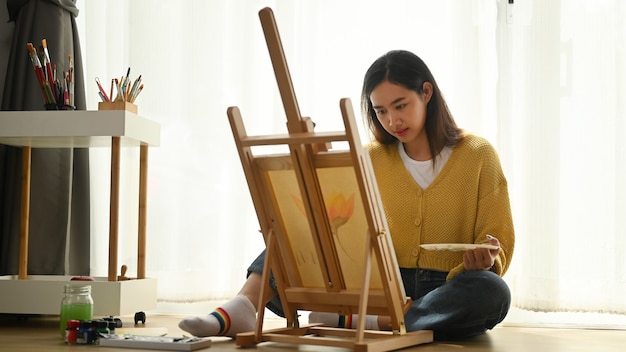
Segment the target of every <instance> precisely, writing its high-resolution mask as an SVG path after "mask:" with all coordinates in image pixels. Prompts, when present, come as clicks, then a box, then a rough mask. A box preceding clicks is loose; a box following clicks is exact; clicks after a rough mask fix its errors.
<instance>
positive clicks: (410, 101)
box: [370, 81, 432, 144]
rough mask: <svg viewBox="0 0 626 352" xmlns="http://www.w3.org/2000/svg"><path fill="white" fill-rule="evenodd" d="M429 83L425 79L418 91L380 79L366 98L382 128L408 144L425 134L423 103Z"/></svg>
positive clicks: (428, 94) (424, 108) (430, 91)
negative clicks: (421, 89)
mask: <svg viewBox="0 0 626 352" xmlns="http://www.w3.org/2000/svg"><path fill="white" fill-rule="evenodd" d="M431 96H432V85H431V84H430V82H425V83H424V86H423V92H422V94H417V93H416V92H415V91H412V90H409V89H406V88H405V87H403V86H401V85H397V84H394V83H391V82H389V81H383V82H382V83H380V84H379V85H377V86H376V87H375V88H374V90H372V93H371V94H370V101H371V102H372V106H373V107H374V111H375V112H376V117H377V118H378V121H379V122H380V124H381V125H382V126H383V128H384V129H385V130H386V131H387V132H389V134H391V135H392V136H394V137H396V138H397V139H398V140H399V141H400V142H402V143H405V144H407V143H408V144H410V143H411V142H413V141H417V140H420V139H422V138H424V139H425V138H426V131H425V130H424V124H425V122H426V106H427V105H428V101H429V100H430V97H431Z"/></svg>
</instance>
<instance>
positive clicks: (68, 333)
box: [65, 320, 80, 344]
mask: <svg viewBox="0 0 626 352" xmlns="http://www.w3.org/2000/svg"><path fill="white" fill-rule="evenodd" d="M79 326H80V321H78V320H68V321H67V328H66V329H65V343H68V344H75V343H77V338H78V328H79Z"/></svg>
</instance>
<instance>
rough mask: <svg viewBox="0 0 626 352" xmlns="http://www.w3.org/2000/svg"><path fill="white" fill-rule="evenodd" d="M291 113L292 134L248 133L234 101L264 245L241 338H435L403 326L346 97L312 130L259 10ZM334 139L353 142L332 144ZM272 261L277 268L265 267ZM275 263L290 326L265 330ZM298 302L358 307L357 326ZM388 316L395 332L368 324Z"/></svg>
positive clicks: (357, 346)
mask: <svg viewBox="0 0 626 352" xmlns="http://www.w3.org/2000/svg"><path fill="white" fill-rule="evenodd" d="M259 16H260V19H261V24H262V26H263V30H264V34H265V39H266V42H267V45H268V49H269V53H270V56H271V59H272V65H273V67H274V73H275V75H276V80H277V83H278V88H279V91H280V94H281V98H282V101H283V106H284V108H285V113H286V115H287V129H288V133H287V134H284V135H265V136H248V135H247V133H246V130H245V126H244V123H243V118H242V116H241V112H240V110H239V108H238V107H230V108H229V109H228V117H229V121H230V124H231V128H232V131H233V135H234V137H235V143H236V145H237V149H238V151H239V156H240V158H241V162H242V166H243V169H244V173H245V175H246V179H247V181H248V186H249V189H250V193H251V196H252V200H253V203H254V207H255V210H256V212H257V217H258V219H259V224H260V226H261V232H262V233H263V236H264V240H265V244H266V249H267V253H266V262H265V268H266V270H264V272H263V275H262V280H263V283H264V285H263V287H262V290H261V299H260V300H259V302H257V311H258V316H257V324H256V329H255V331H252V332H249V333H241V334H238V335H237V337H236V341H235V342H236V344H237V345H238V346H242V347H247V346H254V345H256V344H258V343H261V342H265V341H274V342H283V343H290V344H308V345H322V346H335V347H344V348H350V349H353V350H355V351H390V350H395V349H400V348H404V347H408V346H413V345H418V344H422V343H427V342H431V341H432V339H433V335H432V331H426V330H424V331H415V332H407V331H406V327H405V322H404V312H405V311H406V309H408V307H409V305H410V304H411V300H410V298H408V297H406V295H405V292H404V288H403V284H402V281H401V280H402V279H401V276H400V272H399V268H398V264H397V261H396V257H395V252H394V251H393V244H392V242H391V237H390V234H389V231H388V227H387V223H386V219H385V216H384V212H383V210H382V205H381V201H380V198H379V196H378V190H377V187H376V181H375V180H374V176H373V172H372V171H371V170H372V169H371V166H370V161H369V158H368V155H367V153H366V152H365V151H364V150H363V148H362V146H361V143H360V139H359V136H358V132H357V125H356V121H355V117H354V113H353V108H352V105H351V103H350V100H349V99H345V98H344V99H342V100H341V101H340V110H341V115H342V117H343V122H344V127H345V131H341V132H321V133H317V132H314V131H313V123H312V121H311V120H310V119H309V118H303V117H302V116H301V115H300V111H299V108H298V104H297V100H296V97H295V94H294V91H293V86H292V83H291V78H290V75H289V70H288V67H287V63H286V60H285V55H284V52H283V50H282V44H281V41H280V37H279V33H278V29H277V27H276V21H275V19H274V15H273V12H272V10H271V9H269V8H264V9H262V10H261V11H260V12H259ZM332 142H342V143H344V144H347V145H348V148H347V150H339V151H329V150H328V146H329V145H330V143H332ZM276 145H285V146H288V148H289V153H285V154H278V155H277V154H274V155H259V154H255V150H253V149H255V147H259V146H276ZM268 269H271V270H268ZM270 271H271V272H272V274H273V275H274V278H275V280H276V284H277V291H278V295H279V297H280V299H281V303H282V307H283V310H284V312H285V317H286V319H287V327H285V328H281V329H274V330H263V318H264V315H263V312H264V307H265V302H266V301H267V299H268V297H270V290H271V288H270V286H269V280H270V276H269V275H270ZM298 311H320V312H334V313H338V314H344V315H348V314H359V320H358V323H357V328H356V329H337V328H330V327H324V326H321V325H319V324H313V325H309V326H303V327H300V326H299V323H298ZM366 314H376V315H385V316H389V317H390V318H391V328H392V331H373V330H366V329H365V319H364V317H365V315H366Z"/></svg>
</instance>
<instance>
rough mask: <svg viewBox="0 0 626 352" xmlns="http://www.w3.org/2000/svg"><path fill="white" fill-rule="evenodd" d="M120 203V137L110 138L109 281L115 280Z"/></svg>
mask: <svg viewBox="0 0 626 352" xmlns="http://www.w3.org/2000/svg"><path fill="white" fill-rule="evenodd" d="M119 204H120V137H112V139H111V203H110V212H109V277H108V280H109V281H117V248H118V226H119Z"/></svg>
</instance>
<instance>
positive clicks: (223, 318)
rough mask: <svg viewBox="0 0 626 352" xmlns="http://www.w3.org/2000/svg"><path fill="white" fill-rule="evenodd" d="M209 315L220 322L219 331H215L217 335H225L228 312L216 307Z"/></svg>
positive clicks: (228, 317) (227, 327) (228, 323)
mask: <svg viewBox="0 0 626 352" xmlns="http://www.w3.org/2000/svg"><path fill="white" fill-rule="evenodd" d="M211 315H212V316H214V317H215V318H216V319H217V321H218V322H219V323H220V331H219V332H218V333H217V336H223V335H225V334H226V333H227V332H228V330H229V329H230V316H229V315H228V313H227V312H226V311H225V310H223V309H222V308H217V309H216V310H215V311H213V313H211Z"/></svg>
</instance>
